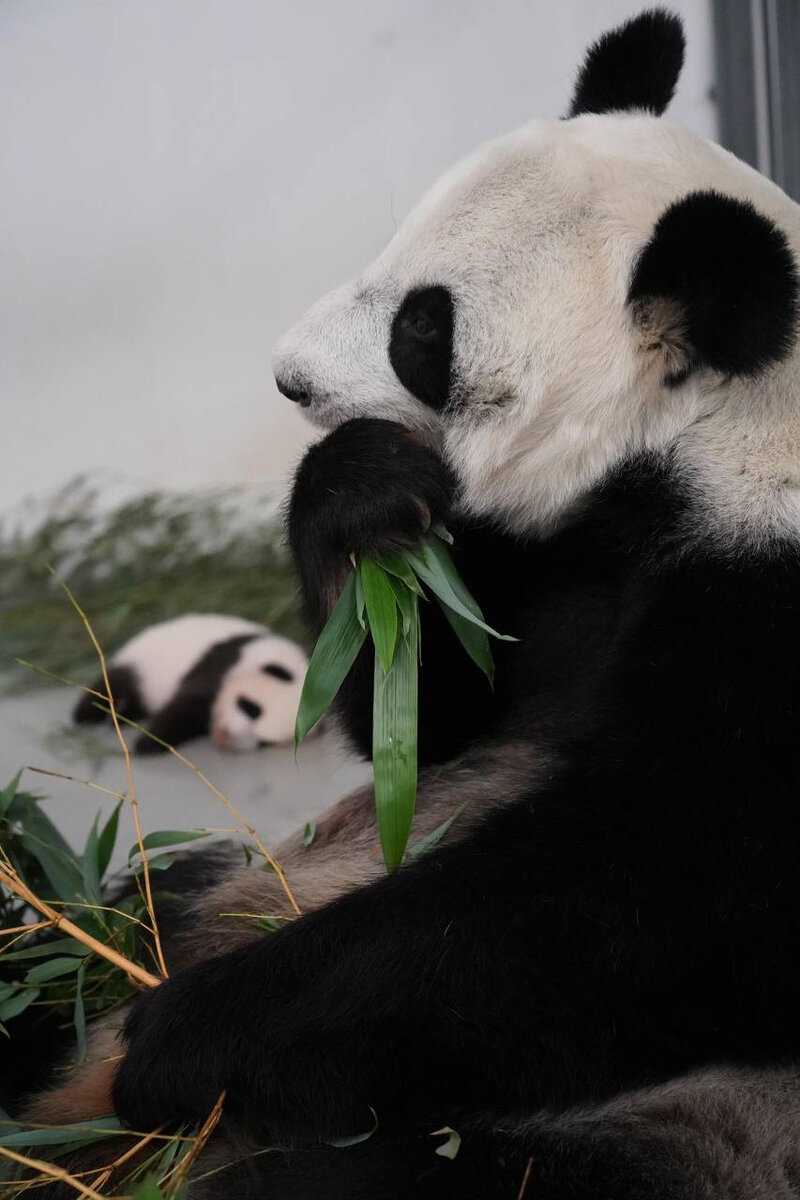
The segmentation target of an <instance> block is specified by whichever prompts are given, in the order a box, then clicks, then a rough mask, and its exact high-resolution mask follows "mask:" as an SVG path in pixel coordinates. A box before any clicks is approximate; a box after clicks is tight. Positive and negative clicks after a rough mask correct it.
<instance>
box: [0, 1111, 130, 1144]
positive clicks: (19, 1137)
mask: <svg viewBox="0 0 800 1200" xmlns="http://www.w3.org/2000/svg"><path fill="white" fill-rule="evenodd" d="M119 1133H120V1123H119V1120H118V1119H117V1117H112V1116H109V1117H98V1118H97V1119H96V1120H94V1121H81V1123H80V1124H79V1125H58V1126H56V1127H55V1128H50V1129H23V1130H21V1132H19V1133H10V1134H6V1135H5V1136H3V1135H2V1134H0V1146H7V1147H8V1148H9V1149H10V1150H13V1149H15V1148H21V1149H24V1148H25V1147H26V1146H65V1145H71V1144H72V1143H74V1144H75V1145H80V1144H82V1143H84V1142H96V1141H98V1140H99V1139H100V1138H103V1137H118V1136H119Z"/></svg>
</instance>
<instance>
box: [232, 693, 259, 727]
mask: <svg viewBox="0 0 800 1200" xmlns="http://www.w3.org/2000/svg"><path fill="white" fill-rule="evenodd" d="M236 707H237V708H238V709H239V712H243V713H244V715H245V716H246V717H249V718H250V720H251V721H255V720H256V718H258V717H260V716H261V705H260V704H254V703H253V701H252V700H248V699H247V697H246V696H239V697H238V698H237V700H236Z"/></svg>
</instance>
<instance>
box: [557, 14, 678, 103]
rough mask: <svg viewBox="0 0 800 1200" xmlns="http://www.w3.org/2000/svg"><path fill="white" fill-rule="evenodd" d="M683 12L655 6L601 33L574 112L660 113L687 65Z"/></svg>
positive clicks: (592, 48)
mask: <svg viewBox="0 0 800 1200" xmlns="http://www.w3.org/2000/svg"><path fill="white" fill-rule="evenodd" d="M684 46H685V41H684V37H683V25H682V24H681V21H680V18H679V17H676V16H675V14H674V13H670V12H667V11H666V9H663V8H652V9H649V10H648V11H647V12H643V13H641V15H640V16H638V17H632V18H631V20H630V21H626V22H625V24H624V25H620V26H619V27H618V28H617V29H612V30H610V31H609V32H608V33H604V34H603V36H602V37H601V38H598V40H597V41H596V42H594V43H593V44H592V45H591V46H590V47H589V49H588V50H587V52H586V58H585V59H584V63H583V66H582V67H581V69H580V71H579V72H578V78H577V80H576V82H575V93H574V95H573V97H572V104H571V105H570V110H569V115H570V116H571V117H577V116H579V115H580V113H606V112H625V111H627V110H630V109H642V108H643V109H646V110H647V111H648V112H651V113H654V114H655V116H657V117H660V116H661V114H662V113H663V111H664V109H665V108H666V107H667V105H668V104H669V102H670V100H671V99H672V93H673V92H674V91H675V84H676V83H677V82H678V76H679V75H680V73H681V67H682V66H683V51H684Z"/></svg>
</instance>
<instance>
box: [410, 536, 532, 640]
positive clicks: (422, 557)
mask: <svg viewBox="0 0 800 1200" xmlns="http://www.w3.org/2000/svg"><path fill="white" fill-rule="evenodd" d="M406 559H407V561H408V563H409V565H410V566H411V567H413V569H414V570H415V571H416V573H417V575H418V576H419V577H420V579H421V580H422V582H423V583H424V584H426V585H427V586H428V587H429V588H430V589H431V591H432V592H433V593H434V594H435V595H436V596H437V597H438V598H439V599H440V600H441V601H442V603H443V604H446V605H447V607H448V608H451V609H452V610H453V611H454V612H456V613H458V615H459V616H461V617H463V618H464V620H466V621H470V622H471V623H472V624H473V625H477V626H478V627H479V628H480V629H483V630H485V631H486V633H489V634H491V636H492V637H495V638H498V639H499V640H500V641H502V642H516V641H519V638H515V637H512V636H511V635H510V634H507V633H498V632H497V630H496V629H492V627H491V625H487V624H486V622H485V621H484V619H483V613H482V612H481V609H480V605H479V604H478V602H477V600H476V599H475V598H474V596H473V595H472V594H471V593H470V591H469V590H468V589H467V587H466V585H465V584H464V582H463V581H462V579H461V577H460V576H459V574H458V572H457V571H456V569H455V567H454V565H453V561H452V559H451V558H450V555H449V554H448V553H447V550H446V549H445V547H444V546H443V545H442V543H441V542H440V541H439V540H438V539H437V538H435V537H430V536H426V538H425V540H424V541H423V542H421V543H420V544H419V546H418V547H417V548H416V550H407V551H406Z"/></svg>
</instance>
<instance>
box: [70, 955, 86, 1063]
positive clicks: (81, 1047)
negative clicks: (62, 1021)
mask: <svg viewBox="0 0 800 1200" xmlns="http://www.w3.org/2000/svg"><path fill="white" fill-rule="evenodd" d="M85 978H86V963H85V962H82V963H81V965H80V966H79V967H78V974H77V975H76V977H75V1005H74V1007H73V1010H72V1024H73V1026H74V1028H75V1041H76V1045H77V1051H78V1059H77V1061H78V1062H84V1061H85V1059H86V1011H85V1009H84V1004H83V981H84V979H85Z"/></svg>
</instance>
